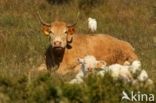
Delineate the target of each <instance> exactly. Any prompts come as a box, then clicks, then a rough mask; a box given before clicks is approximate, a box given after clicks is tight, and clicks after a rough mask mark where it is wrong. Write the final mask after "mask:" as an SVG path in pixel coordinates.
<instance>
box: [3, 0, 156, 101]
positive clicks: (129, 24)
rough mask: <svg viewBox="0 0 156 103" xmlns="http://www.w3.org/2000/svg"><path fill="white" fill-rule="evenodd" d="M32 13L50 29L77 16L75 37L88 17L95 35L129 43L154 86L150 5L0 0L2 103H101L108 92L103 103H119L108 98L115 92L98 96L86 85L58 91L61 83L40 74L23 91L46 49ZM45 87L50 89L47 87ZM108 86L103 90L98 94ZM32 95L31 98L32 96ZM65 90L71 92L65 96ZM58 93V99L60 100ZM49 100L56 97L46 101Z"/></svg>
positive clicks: (121, 0) (155, 6) (114, 0)
mask: <svg viewBox="0 0 156 103" xmlns="http://www.w3.org/2000/svg"><path fill="white" fill-rule="evenodd" d="M37 11H39V12H40V15H41V17H42V18H43V19H44V20H45V21H46V22H49V23H51V22H53V21H54V20H56V19H58V20H64V21H66V22H68V23H72V22H74V21H75V20H76V17H77V13H78V12H80V16H79V19H78V24H77V25H76V32H77V33H87V32H88V25H87V22H88V21H87V19H88V17H93V18H96V20H97V24H98V26H97V33H104V34H109V35H112V36H114V37H117V38H119V39H123V40H125V41H128V42H130V43H131V44H132V45H133V46H134V48H135V49H136V53H137V54H138V56H139V58H140V60H141V62H142V66H143V68H144V69H145V70H147V72H148V73H149V76H150V77H151V78H152V79H153V80H154V81H155V82H156V75H155V74H156V1H155V0H0V102H1V101H2V102H1V103H27V102H29V103H55V102H58V101H59V100H58V101H57V100H56V101H53V100H55V99H56V98H57V96H58V97H59V98H63V100H64V102H62V103H66V102H65V101H67V100H66V99H67V98H68V99H69V98H70V100H71V101H67V103H68V102H71V103H79V102H80V103H87V102H88V103H104V100H105V98H100V97H96V95H98V93H101V94H100V95H106V94H107V92H108V91H112V92H111V93H110V94H109V96H110V97H111V96H112V99H111V100H110V101H109V100H108V101H106V103H112V102H116V103H118V102H119V98H118V96H117V97H114V99H113V95H112V94H114V93H120V90H118V91H116V90H115V88H113V89H110V88H107V89H106V90H103V89H102V90H101V88H102V86H101V84H98V83H99V81H98V82H97V83H95V85H91V84H89V85H90V86H91V87H89V85H88V87H85V86H84V85H83V86H82V87H81V86H78V87H70V86H67V85H65V86H63V87H57V86H58V85H59V86H60V81H57V80H53V79H52V77H51V76H49V75H48V74H45V75H41V76H40V77H38V79H39V81H38V79H37V80H34V82H33V84H32V85H29V87H28V85H27V83H28V80H27V77H26V75H27V72H28V71H29V70H30V69H34V68H36V67H37V66H39V65H40V64H41V63H43V61H44V52H45V50H46V48H47V46H48V45H49V41H48V37H46V36H44V35H43V33H42V32H41V25H40V23H39V21H38V18H37V17H36V13H37ZM42 79H43V80H42ZM41 81H42V82H41ZM43 81H44V82H43ZM52 81H53V83H52ZM91 81H94V79H93V80H92V79H91ZM102 81H103V80H102ZM40 82H41V86H39V88H38V89H36V90H35V89H34V88H36V86H37V87H38V85H39V84H40ZM57 82H59V83H57ZM88 82H89V81H88ZM42 83H43V84H42ZM50 83H52V84H53V86H52V87H51V86H50ZM61 83H62V82H61ZM89 83H90V82H89ZM100 83H101V82H100ZM102 83H103V82H102ZM45 84H46V86H45ZM61 85H62V84H61ZM108 85H111V84H109V83H108ZM108 85H107V83H106V84H104V85H103V86H104V87H103V88H105V87H107V86H108ZM44 86H45V87H44ZM68 87H70V88H68ZM94 87H95V88H94ZM119 87H121V86H119ZM42 88H44V89H43V90H42ZM47 88H48V89H47ZM58 88H62V89H58ZM75 88H76V89H75ZM83 88H85V91H84V90H83ZM123 88H124V87H123ZM33 90H34V92H31V91H33ZM66 90H67V91H66ZM70 90H71V91H72V90H75V91H73V92H71V93H73V94H71V95H70V92H69V91H70ZM107 90H108V91H107ZM121 90H122V89H121ZM43 91H51V92H50V93H49V92H43ZM62 91H64V92H63V93H62ZM92 91H94V93H93V94H92ZM95 91H96V92H95ZM97 91H99V92H97ZM100 91H101V92H100ZM60 92H61V93H62V94H59V93H60ZM77 92H79V93H78V94H77ZM154 92H155V91H154ZM47 93H49V94H47ZM64 93H65V94H64ZM74 93H75V94H74ZM96 93H97V94H96ZM105 93H106V94H105ZM52 94H56V95H54V96H51V95H52ZM13 95H14V96H13ZM62 95H63V96H62ZM48 96H49V97H48ZM55 96H56V97H55ZM72 96H73V97H72ZM81 96H82V97H81ZM94 96H95V97H94ZM41 97H42V98H41ZM54 97H55V99H54ZM102 97H103V96H102ZM91 98H95V99H93V100H92V99H91ZM97 98H99V99H97ZM106 98H107V96H106ZM81 99H82V101H81ZM96 99H97V101H96ZM48 100H49V101H48ZM72 100H76V101H72ZM94 100H95V101H94ZM10 101H12V102H10ZM59 102H60V101H59Z"/></svg>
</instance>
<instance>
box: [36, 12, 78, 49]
mask: <svg viewBox="0 0 156 103" xmlns="http://www.w3.org/2000/svg"><path fill="white" fill-rule="evenodd" d="M39 18H40V22H41V24H42V31H43V32H44V34H45V35H46V36H49V37H50V43H51V45H52V47H53V48H57V49H63V48H66V47H67V45H69V44H71V43H72V40H73V34H74V33H75V29H74V26H75V25H76V23H74V24H67V23H65V22H63V21H55V22H52V23H51V24H48V23H45V22H44V21H43V20H42V19H41V17H40V15H39Z"/></svg>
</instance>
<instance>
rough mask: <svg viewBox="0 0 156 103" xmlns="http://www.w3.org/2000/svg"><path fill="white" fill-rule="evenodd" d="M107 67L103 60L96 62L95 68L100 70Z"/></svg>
mask: <svg viewBox="0 0 156 103" xmlns="http://www.w3.org/2000/svg"><path fill="white" fill-rule="evenodd" d="M106 65H107V63H106V62H105V61H103V60H100V61H97V64H96V67H97V68H101V67H105V66H106Z"/></svg>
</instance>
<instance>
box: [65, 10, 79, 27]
mask: <svg viewBox="0 0 156 103" xmlns="http://www.w3.org/2000/svg"><path fill="white" fill-rule="evenodd" d="M79 16H80V12H78V13H77V18H76V22H75V23H73V24H69V25H67V27H72V26H75V25H76V24H77V22H78V19H79Z"/></svg>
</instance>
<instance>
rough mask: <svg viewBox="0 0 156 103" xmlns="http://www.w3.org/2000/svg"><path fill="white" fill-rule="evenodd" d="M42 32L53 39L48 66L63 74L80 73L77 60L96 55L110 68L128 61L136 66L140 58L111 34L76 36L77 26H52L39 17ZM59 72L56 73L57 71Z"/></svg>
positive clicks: (55, 22) (61, 23)
mask: <svg viewBox="0 0 156 103" xmlns="http://www.w3.org/2000/svg"><path fill="white" fill-rule="evenodd" d="M39 20H40V23H41V24H42V31H43V32H44V34H45V35H46V36H49V37H50V45H49V47H48V49H47V50H46V53H45V61H46V66H47V68H48V69H49V70H55V71H56V72H57V73H59V74H62V75H64V74H66V73H69V72H73V71H75V72H76V71H79V69H80V66H78V63H77V58H79V57H84V56H85V55H87V54H89V55H94V56H95V57H96V58H97V59H98V60H104V61H106V62H107V64H108V65H109V64H114V63H119V64H123V63H124V62H125V61H128V62H130V63H131V62H132V61H134V60H137V59H138V57H137V55H136V53H135V51H134V48H133V47H132V45H131V44H130V43H128V42H126V41H123V40H119V39H117V38H115V37H112V36H110V35H108V34H95V35H87V34H83V33H82V34H80V33H79V34H76V33H75V25H76V23H74V24H68V23H66V22H64V21H54V22H52V23H51V24H49V23H46V22H45V21H43V20H42V18H41V16H40V15H39ZM54 68H55V69H54Z"/></svg>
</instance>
